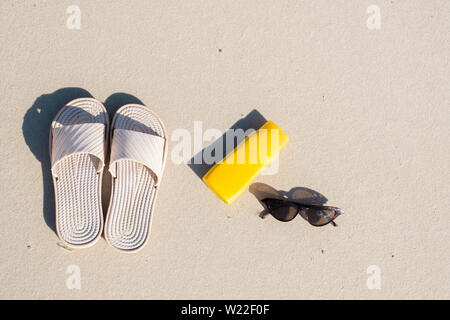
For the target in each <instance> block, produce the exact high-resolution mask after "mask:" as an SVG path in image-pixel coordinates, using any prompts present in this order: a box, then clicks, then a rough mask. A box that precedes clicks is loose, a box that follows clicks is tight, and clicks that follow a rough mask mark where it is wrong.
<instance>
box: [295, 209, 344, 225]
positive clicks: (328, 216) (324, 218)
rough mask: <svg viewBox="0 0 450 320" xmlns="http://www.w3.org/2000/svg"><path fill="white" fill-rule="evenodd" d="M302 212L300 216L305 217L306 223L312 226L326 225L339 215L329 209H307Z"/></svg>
mask: <svg viewBox="0 0 450 320" xmlns="http://www.w3.org/2000/svg"><path fill="white" fill-rule="evenodd" d="M302 211H303V212H302V216H304V217H305V216H306V218H307V220H308V222H309V223H310V224H312V225H313V226H323V225H326V224H327V223H329V222H331V221H333V220H334V219H335V218H336V217H337V216H338V215H339V214H338V213H337V212H336V211H335V210H334V209H331V208H307V209H304V210H302ZM303 213H304V215H303Z"/></svg>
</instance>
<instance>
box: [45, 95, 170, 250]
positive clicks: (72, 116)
mask: <svg viewBox="0 0 450 320" xmlns="http://www.w3.org/2000/svg"><path fill="white" fill-rule="evenodd" d="M109 145H110V149H111V152H110V162H109V171H110V173H111V176H112V190H111V198H110V202H109V208H108V213H107V215H106V222H105V228H104V235H105V239H106V241H107V242H108V243H109V244H110V245H111V246H112V247H114V248H116V249H118V250H120V251H124V252H134V251H137V250H139V249H141V248H142V247H143V246H144V245H145V244H146V242H147V240H148V236H149V232H150V226H151V221H152V219H151V216H152V212H153V210H154V207H155V201H156V196H157V194H158V190H159V187H158V185H159V183H160V182H161V178H162V174H163V171H164V166H165V163H166V158H167V133H166V130H165V128H164V125H163V123H162V122H161V120H160V119H159V117H158V116H157V115H156V114H155V113H153V112H152V111H150V110H149V109H147V108H146V107H144V106H142V105H137V104H128V105H125V106H123V107H121V108H120V109H119V110H118V111H117V112H116V114H115V116H114V119H113V121H112V125H111V131H110V130H109V118H108V114H107V112H106V109H105V107H104V106H103V104H102V103H100V102H99V101H97V100H96V99H93V98H81V99H76V100H73V101H71V102H69V103H68V104H67V105H66V106H64V107H63V108H62V109H61V110H60V111H59V112H58V114H57V115H56V116H55V118H54V120H53V122H52V125H51V128H50V158H51V170H52V176H53V184H54V189H55V202H56V206H55V207H56V229H57V233H58V236H59V238H60V239H61V240H62V241H63V242H64V243H65V245H67V246H68V247H69V248H85V247H89V246H92V245H94V244H95V243H96V242H97V241H98V239H99V238H100V236H101V234H102V231H103V211H102V203H101V194H102V177H103V168H104V163H105V157H106V154H107V150H108V149H109Z"/></svg>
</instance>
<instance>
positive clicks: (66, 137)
mask: <svg viewBox="0 0 450 320" xmlns="http://www.w3.org/2000/svg"><path fill="white" fill-rule="evenodd" d="M105 128H106V126H105V124H103V123H81V124H71V125H63V126H61V127H56V128H53V129H52V141H51V143H52V156H51V165H52V174H53V175H54V176H57V174H56V172H57V171H58V170H57V168H58V164H59V163H60V162H61V160H63V159H65V158H67V157H69V156H71V155H73V154H81V153H84V154H90V155H93V156H95V157H96V158H98V159H99V160H100V161H99V165H98V168H97V172H101V171H102V170H103V167H104V160H105V159H104V157H105V152H104V144H105Z"/></svg>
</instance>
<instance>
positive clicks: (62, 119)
mask: <svg viewBox="0 0 450 320" xmlns="http://www.w3.org/2000/svg"><path fill="white" fill-rule="evenodd" d="M108 127H109V119H108V114H107V112H106V109H105V107H104V106H103V104H102V103H100V102H99V101H97V100H95V99H93V98H81V99H76V100H73V101H71V102H69V103H68V104H67V105H65V106H64V107H63V108H62V109H61V110H60V111H59V112H58V114H57V115H56V116H55V118H54V120H53V122H52V125H51V128H50V144H49V145H50V159H51V170H52V176H53V186H54V190H55V207H56V230H57V234H58V236H59V238H60V239H61V240H62V241H63V242H64V244H65V245H66V246H68V247H69V248H85V247H89V246H92V245H93V244H94V243H96V242H97V240H98V239H99V237H100V235H101V234H102V229H103V212H102V204H101V184H102V175H103V168H104V159H105V150H106V145H107V137H108V135H107V133H108Z"/></svg>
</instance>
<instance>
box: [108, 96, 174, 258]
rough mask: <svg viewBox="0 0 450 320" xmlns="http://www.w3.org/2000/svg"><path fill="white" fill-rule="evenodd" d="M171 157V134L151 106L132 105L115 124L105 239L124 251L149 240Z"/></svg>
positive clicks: (116, 116)
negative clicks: (169, 139)
mask: <svg viewBox="0 0 450 320" xmlns="http://www.w3.org/2000/svg"><path fill="white" fill-rule="evenodd" d="M166 158H167V133H166V130H165V128H164V125H163V123H162V121H161V120H160V119H159V117H158V116H157V115H156V114H155V113H153V112H152V111H150V110H149V109H148V108H147V107H145V106H142V105H137V104H128V105H125V106H123V107H121V108H120V109H119V110H117V112H116V114H115V116H114V119H113V121H112V125H111V160H110V165H109V171H110V173H111V175H112V177H113V180H112V190H111V198H110V203H109V209H108V214H107V217H106V226H105V239H106V241H107V242H108V243H109V244H110V245H111V246H112V247H114V248H116V249H118V250H120V251H122V252H135V251H137V250H139V249H141V248H142V247H143V246H144V245H145V244H146V243H147V240H148V236H149V233H150V228H151V221H152V212H153V210H154V208H155V201H156V197H157V194H158V190H159V187H158V186H159V184H160V182H161V178H162V174H163V171H164V166H165V163H166Z"/></svg>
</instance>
